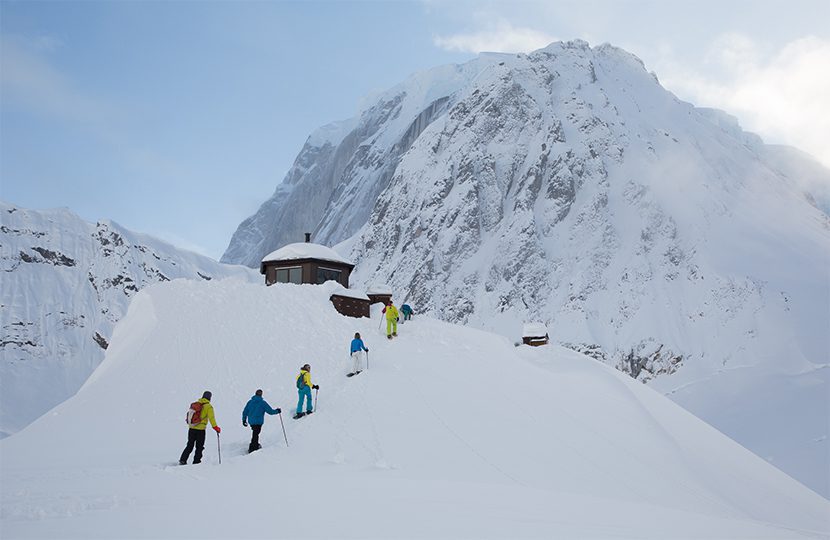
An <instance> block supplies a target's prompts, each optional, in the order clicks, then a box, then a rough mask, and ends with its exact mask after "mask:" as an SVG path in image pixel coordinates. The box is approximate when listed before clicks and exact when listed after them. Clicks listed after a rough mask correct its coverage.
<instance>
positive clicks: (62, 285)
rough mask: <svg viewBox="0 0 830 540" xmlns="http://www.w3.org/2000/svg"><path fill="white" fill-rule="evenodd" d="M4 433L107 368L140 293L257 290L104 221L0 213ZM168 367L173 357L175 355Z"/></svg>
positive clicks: (248, 274)
mask: <svg viewBox="0 0 830 540" xmlns="http://www.w3.org/2000/svg"><path fill="white" fill-rule="evenodd" d="M0 276H2V278H1V279H2V287H0V310H2V320H0V332H2V337H1V338H0V432H2V435H3V436H5V435H8V434H11V433H14V432H15V431H18V430H20V429H22V428H23V427H25V426H26V425H28V424H29V423H30V422H31V421H32V420H34V419H36V418H37V417H38V416H40V415H41V414H43V413H45V412H46V411H48V410H49V409H50V408H52V407H53V406H55V405H57V404H58V403H61V402H62V401H63V400H65V399H66V398H68V397H69V396H71V395H73V394H74V393H75V392H76V391H77V390H78V389H79V388H80V387H81V385H82V384H83V383H84V381H86V379H87V377H89V375H90V374H91V373H92V371H93V370H94V369H95V367H97V366H98V364H100V363H101V361H102V360H103V358H104V351H105V350H106V348H107V346H108V342H109V339H110V336H111V335H112V330H113V327H114V325H115V323H117V322H118V320H119V319H120V318H121V317H122V316H123V315H124V314H125V313H126V310H127V306H128V304H129V302H130V299H131V297H132V296H133V295H134V294H135V293H136V292H137V291H138V290H139V289H141V288H143V287H146V286H148V285H151V284H153V283H158V282H161V281H168V280H171V279H177V278H187V279H199V280H211V279H222V278H227V277H232V276H233V277H237V278H241V279H251V280H256V281H259V279H258V278H259V276H258V275H257V274H256V273H254V272H252V271H251V270H249V269H247V268H244V267H238V266H237V267H233V266H227V265H222V264H219V263H217V262H216V261H213V260H211V259H209V258H207V257H202V256H200V255H197V254H195V253H190V252H187V251H182V250H178V249H176V248H174V247H173V246H171V245H169V244H166V243H164V242H161V241H160V240H157V239H155V238H152V237H149V236H146V235H141V234H137V233H134V232H131V231H129V230H126V229H124V228H123V227H121V226H119V225H118V224H116V223H113V222H109V221H105V222H99V223H96V224H91V223H87V222H85V221H83V220H81V219H80V218H79V217H78V216H76V215H74V214H72V213H71V212H69V211H68V210H50V211H33V210H26V209H23V208H19V207H16V206H12V205H9V204H5V203H0ZM170 354H171V361H173V360H175V354H176V351H170Z"/></svg>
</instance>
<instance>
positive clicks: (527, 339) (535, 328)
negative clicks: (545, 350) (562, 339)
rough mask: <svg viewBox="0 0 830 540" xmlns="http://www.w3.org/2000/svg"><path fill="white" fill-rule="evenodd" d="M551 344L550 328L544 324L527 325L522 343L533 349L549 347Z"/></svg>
mask: <svg viewBox="0 0 830 540" xmlns="http://www.w3.org/2000/svg"><path fill="white" fill-rule="evenodd" d="M549 342H550V337H549V336H548V328H547V327H546V326H545V325H544V323H539V322H536V323H525V325H524V328H523V329H522V343H524V344H525V345H530V346H532V347H538V346H540V345H547V344H548V343H549Z"/></svg>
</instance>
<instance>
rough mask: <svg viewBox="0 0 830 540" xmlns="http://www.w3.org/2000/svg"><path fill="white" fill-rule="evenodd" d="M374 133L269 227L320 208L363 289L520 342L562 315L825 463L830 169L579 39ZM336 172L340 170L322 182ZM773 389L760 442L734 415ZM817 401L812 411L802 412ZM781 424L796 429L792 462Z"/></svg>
mask: <svg viewBox="0 0 830 540" xmlns="http://www.w3.org/2000/svg"><path fill="white" fill-rule="evenodd" d="M448 73H451V74H453V75H454V78H450V79H448V80H449V82H448V80H445V79H444V78H443V77H444V76H446V75H447V74H448ZM425 89H427V90H425ZM416 90H417V91H416ZM357 123H358V125H359V126H369V125H371V126H372V127H371V129H368V128H364V131H362V132H361V131H359V128H355V129H354V130H352V131H350V132H349V136H347V137H345V138H343V139H342V140H340V141H339V142H335V141H329V143H328V144H330V146H331V150H330V152H329V154H327V155H330V156H334V155H337V156H338V157H337V159H336V160H335V159H334V158H332V157H326V158H324V159H323V160H322V161H320V162H316V163H312V164H305V165H303V167H304V170H308V171H311V172H306V173H304V174H295V175H294V176H292V175H291V174H289V179H290V182H291V184H290V186H293V187H284V188H283V187H280V188H278V194H279V193H280V190H287V189H293V190H294V192H297V190H298V189H299V188H300V186H302V189H303V190H307V191H315V189H317V191H315V193H316V194H318V195H320V197H321V199H326V202H325V203H323V202H322V201H320V200H319V199H309V200H311V201H313V202H312V204H308V205H306V204H304V202H303V201H305V198H304V196H297V197H295V198H294V199H292V201H291V202H290V203H288V202H284V203H281V202H280V201H279V200H278V199H277V198H274V199H271V200H270V201H269V202H268V203H266V205H264V206H263V209H261V210H260V213H259V214H257V217H258V218H260V219H264V216H265V215H268V216H270V219H288V217H287V216H289V215H290V214H291V213H292V212H296V211H297V208H303V210H305V214H304V219H305V221H304V222H303V223H302V227H305V228H307V229H309V230H314V231H316V234H315V239H316V241H318V242H321V243H330V244H333V243H336V242H339V241H341V240H344V241H343V243H342V244H341V245H340V246H339V249H341V250H343V251H344V254H345V255H347V256H349V257H350V258H351V259H352V260H354V261H355V262H357V268H356V270H355V273H354V274H353V278H352V279H353V282H354V283H355V284H356V285H359V286H361V285H367V284H370V283H378V282H385V283H389V284H390V285H391V286H392V288H393V289H394V291H395V295H396V298H397V299H398V300H399V301H406V302H408V303H410V304H412V305H413V306H415V307H416V310H418V311H419V312H427V313H431V314H434V315H436V316H438V317H440V318H443V319H446V320H450V321H454V322H459V323H466V324H470V325H474V326H479V327H484V328H487V329H491V330H496V331H499V332H502V333H504V334H505V335H509V336H518V335H519V330H520V327H521V324H522V322H524V321H530V320H539V321H542V322H545V323H547V324H548V327H549V328H550V330H551V332H550V333H551V337H552V338H553V339H554V340H556V341H560V342H563V343H566V344H568V345H569V346H571V347H572V348H575V349H577V350H581V351H583V352H588V353H589V354H591V355H592V356H594V357H596V358H599V359H601V360H603V361H605V362H606V363H608V364H611V365H614V366H615V367H617V368H618V369H621V370H623V371H626V372H628V373H629V374H631V375H632V376H633V377H635V378H638V379H640V380H643V381H644V382H649V383H650V384H651V385H652V386H654V387H655V388H657V389H658V390H660V391H663V392H665V393H667V394H669V395H671V396H672V397H673V399H675V400H677V401H678V402H679V403H681V404H683V405H685V406H687V407H688V408H689V409H690V410H692V411H693V412H695V413H696V414H698V415H700V416H702V417H703V418H704V419H706V420H707V421H709V422H710V423H713V424H714V425H716V426H717V427H719V428H721V429H722V430H724V431H726V432H727V433H729V434H730V435H732V436H733V437H735V438H736V439H737V440H739V441H740V442H743V443H744V444H746V445H747V446H750V447H751V448H753V449H754V450H755V451H756V452H758V453H759V454H761V455H764V456H767V455H769V456H770V457H771V458H775V459H777V460H778V461H777V463H778V464H779V466H782V467H784V468H785V469H786V468H787V467H789V469H788V470H789V471H790V472H791V473H792V474H796V475H797V476H798V477H799V478H800V479H802V481H804V479H805V478H807V477H809V474H808V473H806V472H803V471H802V473H793V472H792V471H795V470H796V469H798V468H799V466H798V464H797V462H798V461H799V459H800V458H796V457H795V456H796V455H801V456H802V457H803V456H809V458H807V461H810V462H811V463H812V465H811V466H812V467H813V471H815V470H818V468H819V467H821V466H824V467H825V470H826V467H827V465H828V460H827V455H828V452H827V448H828V445H827V433H826V431H827V425H828V423H829V422H828V417H827V408H826V406H824V405H826V398H825V397H823V396H825V395H826V391H827V389H828V387H829V386H828V384H830V381H828V376H827V372H828V371H830V370H828V369H826V368H827V367H828V358H829V357H830V350H828V349H830V347H828V343H827V340H826V329H827V328H828V327H830V313H829V312H828V309H827V303H826V299H827V298H828V296H829V295H830V285H828V280H827V279H826V277H827V276H826V269H827V268H828V267H830V255H829V254H830V225H829V223H830V221H829V220H828V216H827V214H826V213H825V212H824V211H823V210H822V208H823V205H822V199H821V197H813V196H811V195H810V194H808V193H806V192H805V183H804V182H801V181H800V179H801V177H802V176H803V171H805V170H809V172H810V175H812V176H811V178H812V180H811V184H810V185H812V186H816V185H819V186H821V185H825V186H826V185H828V184H830V173H828V172H827V170H826V169H822V168H821V167H819V166H816V165H815V164H811V165H810V166H809V167H807V166H805V165H804V162H803V160H801V159H800V156H799V155H797V154H796V153H793V152H785V153H782V152H781V151H780V149H778V148H773V147H768V146H766V145H764V144H763V142H762V141H761V140H760V139H759V138H758V137H757V136H754V135H752V134H748V133H745V132H743V131H742V130H741V129H740V127H739V126H738V124H737V122H736V121H735V120H734V118H732V117H730V116H728V115H726V114H724V113H722V112H720V111H714V110H710V109H698V108H695V107H694V106H692V105H690V104H688V103H684V102H681V101H679V100H678V99H677V98H676V97H675V96H673V95H672V94H671V93H670V92H668V91H666V90H665V89H664V88H662V87H661V85H660V84H659V82H658V80H657V79H656V77H655V76H654V75H652V74H649V73H648V72H647V71H646V70H645V68H644V66H643V65H642V63H641V62H640V61H639V60H638V59H637V58H636V57H634V56H632V55H630V54H628V53H626V52H625V51H622V50H620V49H617V48H615V47H612V46H608V45H604V46H600V47H596V48H591V47H589V46H588V45H587V44H586V43H584V42H579V41H577V42H570V43H557V44H553V45H551V46H549V47H547V48H545V49H542V50H539V51H536V52H534V53H532V54H529V55H523V54H520V55H482V56H480V57H479V58H477V59H476V60H475V61H473V62H471V63H469V64H467V65H465V66H461V67H457V68H454V69H450V68H441V69H438V70H434V71H433V72H428V73H425V74H420V75H416V76H413V77H412V78H411V79H410V80H408V81H407V82H405V83H404V84H402V85H401V86H400V87H397V88H395V89H393V90H392V91H390V92H389V93H387V94H385V95H384V96H383V97H382V98H381V99H380V100H379V102H378V104H377V105H376V106H375V107H373V108H372V109H369V110H368V111H367V112H365V113H364V114H363V115H362V116H361V118H360V119H359V121H357ZM380 134H383V135H382V136H381V135H380ZM350 137H351V138H350ZM318 138H319V137H318ZM312 139H315V138H314V137H312ZM312 139H310V141H312ZM347 140H348V143H347V142H346V141H347ZM316 144H320V143H319V141H318V142H317V143H316ZM325 147H326V146H325V145H323V146H317V147H314V146H313V145H312V144H311V142H310V143H309V144H307V146H306V149H304V153H305V152H311V151H312V150H313V149H314V148H317V150H316V151H319V152H322V150H321V149H322V148H325ZM303 155H304V154H301V156H300V158H298V162H299V161H300V159H301V158H303ZM782 156H784V157H782ZM335 162H336V163H340V164H344V165H343V167H342V169H337V170H341V174H339V176H338V175H337V174H336V171H335V168H334V167H333V166H332V164H333V163H335ZM295 168H296V165H295ZM317 168H323V169H325V170H327V171H335V173H334V175H333V176H326V179H327V180H326V182H325V183H321V182H318V181H317V180H316V179H315V178H316V177H315V176H314V174H313V173H314V171H315V170H316V169H317ZM287 183H288V182H286V183H285V184H287ZM313 186H317V188H314V187H313ZM292 193H293V192H292ZM285 201H287V199H285ZM292 223H294V221H292ZM254 230H256V232H253V231H254ZM284 231H289V232H290V233H291V235H292V237H291V240H292V241H293V240H296V238H297V237H298V235H297V234H295V232H299V231H295V230H291V228H290V226H288V225H286V226H285V227H283V228H280V227H277V228H275V229H274V230H271V231H267V230H265V229H264V228H256V227H252V226H251V223H249V222H246V223H243V224H242V225H241V226H240V230H239V231H237V234H236V235H235V237H234V240H232V242H231V246H230V247H229V250H228V252H227V253H226V257H225V259H224V260H230V261H234V262H241V263H244V264H253V263H254V262H258V260H259V258H261V256H262V255H263V254H264V253H265V252H267V251H268V249H271V247H272V246H276V244H279V243H282V242H286V241H288V239H287V238H285V237H284V236H281V235H282V234H283V232H284ZM245 235H249V236H255V237H257V238H260V239H261V240H260V242H261V243H267V242H272V244H269V245H268V247H267V248H266V247H260V245H259V244H258V245H254V244H253V243H244V244H243V243H242V242H240V241H239V240H238V238H240V237H244V236H245ZM242 252H244V254H245V257H247V258H240V255H239V254H240V253H242ZM516 339H517V338H516ZM750 374H751V375H750ZM771 381H775V382H774V383H773V382H771ZM771 388H774V390H771ZM759 392H763V393H764V394H766V395H769V394H770V392H772V393H773V394H774V396H775V397H770V399H771V400H773V401H775V402H776V403H780V404H781V406H780V408H779V409H777V412H776V413H774V414H770V415H768V424H766V425H765V426H764V427H763V429H762V428H760V427H759V428H757V430H756V431H753V429H754V428H748V427H741V426H757V425H758V424H757V422H754V421H752V417H753V416H754V415H755V414H757V413H758V409H757V408H756V409H753V408H752V407H746V408H744V407H741V408H740V412H736V409H735V408H734V407H733V408H731V409H728V407H730V406H731V405H733V404H734V403H735V402H741V403H751V402H752V401H753V400H754V399H756V394H757V393H759ZM797 393H801V394H799V395H801V396H802V397H804V398H805V399H807V400H808V401H810V402H811V403H812V405H811V406H809V407H806V409H809V410H808V411H807V412H805V410H804V408H799V409H796V408H794V405H792V404H789V405H788V404H787V403H788V398H787V396H793V395H795V394H797ZM726 409H728V410H730V411H731V412H725V410H726ZM788 414H789V415H795V416H797V417H798V418H799V421H798V422H797V423H796V424H797V427H796V428H793V429H790V428H791V427H792V425H793V424H792V422H791V421H790V420H787V418H786V417H787V415H788ZM763 430H772V431H773V432H775V431H776V430H778V431H780V432H781V433H784V432H787V433H788V435H787V437H788V438H789V439H790V440H791V443H792V444H790V446H789V450H784V449H782V448H781V447H774V448H773V447H772V446H770V445H769V444H767V443H765V442H764V441H763V439H764V437H762V436H760V433H761V432H762V431H763ZM766 439H767V440H769V437H766ZM773 446H774V445H773ZM796 447H797V448H798V450H794V448H796ZM785 454H786V455H787V456H788V457H785ZM785 462H786V463H785ZM826 488H827V486H824V488H821V489H824V490H825V492H827V489H826Z"/></svg>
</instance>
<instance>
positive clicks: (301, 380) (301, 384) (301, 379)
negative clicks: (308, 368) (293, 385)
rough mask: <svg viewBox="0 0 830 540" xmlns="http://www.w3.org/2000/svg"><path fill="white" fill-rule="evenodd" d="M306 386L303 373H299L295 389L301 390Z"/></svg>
mask: <svg viewBox="0 0 830 540" xmlns="http://www.w3.org/2000/svg"><path fill="white" fill-rule="evenodd" d="M306 386H308V385H307V384H306V383H305V377H304V376H303V372H302V371H301V372H300V375H299V377H297V389H302V388H305V387H306Z"/></svg>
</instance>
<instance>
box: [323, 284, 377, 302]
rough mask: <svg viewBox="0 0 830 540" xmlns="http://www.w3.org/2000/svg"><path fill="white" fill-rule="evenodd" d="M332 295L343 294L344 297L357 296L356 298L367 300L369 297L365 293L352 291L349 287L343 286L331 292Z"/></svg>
mask: <svg viewBox="0 0 830 540" xmlns="http://www.w3.org/2000/svg"><path fill="white" fill-rule="evenodd" d="M331 295H332V296H335V295H337V296H345V297H346V298H357V299H358V300H366V301H367V302H368V301H369V297H368V296H366V295H365V294H363V293H361V292H357V291H353V290H351V289H347V288H345V287H338V288H337V289H334V290H333V291H332V292H331Z"/></svg>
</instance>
